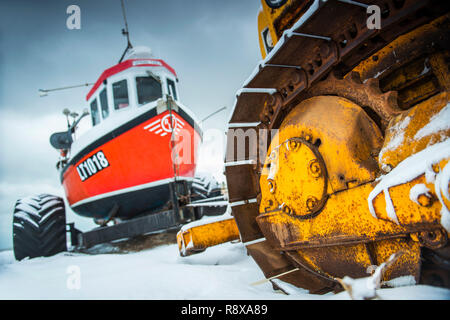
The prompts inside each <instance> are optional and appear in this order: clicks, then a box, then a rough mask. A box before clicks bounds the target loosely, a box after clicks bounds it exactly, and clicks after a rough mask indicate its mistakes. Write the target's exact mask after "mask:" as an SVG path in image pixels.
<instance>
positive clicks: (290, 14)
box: [258, 0, 309, 59]
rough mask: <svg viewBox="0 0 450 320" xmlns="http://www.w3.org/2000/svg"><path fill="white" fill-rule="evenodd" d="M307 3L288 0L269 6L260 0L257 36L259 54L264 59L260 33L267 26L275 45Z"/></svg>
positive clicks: (264, 53) (300, 0) (301, 0)
mask: <svg viewBox="0 0 450 320" xmlns="http://www.w3.org/2000/svg"><path fill="white" fill-rule="evenodd" d="M308 5H309V1H305V0H288V1H286V3H285V4H284V5H282V6H281V7H279V8H276V9H272V8H270V7H269V6H268V5H267V3H266V1H265V0H261V10H260V11H259V13H258V38H259V48H260V50H261V56H262V58H263V59H264V58H265V57H266V55H267V52H266V49H265V46H264V43H263V40H262V37H261V35H262V33H263V31H264V29H266V28H268V29H269V32H270V37H271V39H272V43H273V46H275V45H276V44H277V43H278V41H279V39H280V38H281V36H282V34H283V32H284V30H286V29H288V28H290V27H291V26H292V25H293V24H294V23H295V21H297V20H298V19H299V17H300V16H301V15H302V14H303V12H304V10H305V7H306V6H308Z"/></svg>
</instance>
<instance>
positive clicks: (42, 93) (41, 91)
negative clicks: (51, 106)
mask: <svg viewBox="0 0 450 320" xmlns="http://www.w3.org/2000/svg"><path fill="white" fill-rule="evenodd" d="M92 85H93V83H84V84H77V85H76V86H68V87H60V88H53V89H39V90H38V92H39V96H40V97H46V96H48V93H49V92H52V91H58V90H66V89H73V88H79V87H88V86H92Z"/></svg>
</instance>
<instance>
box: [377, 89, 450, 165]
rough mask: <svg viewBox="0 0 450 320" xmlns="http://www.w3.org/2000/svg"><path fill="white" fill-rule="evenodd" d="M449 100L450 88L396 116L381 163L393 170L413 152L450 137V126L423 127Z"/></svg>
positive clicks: (384, 147) (387, 132) (392, 122)
mask: <svg viewBox="0 0 450 320" xmlns="http://www.w3.org/2000/svg"><path fill="white" fill-rule="evenodd" d="M449 102H450V94H449V92H442V93H440V94H438V95H435V96H433V97H431V98H430V99H428V100H425V101H424V102H422V103H419V104H418V105H416V106H415V107H414V108H411V109H409V110H408V111H407V112H405V113H403V114H401V115H399V116H397V117H395V118H394V119H392V121H391V123H390V125H389V127H388V129H387V130H386V137H385V141H384V144H383V148H382V149H381V152H380V155H379V157H378V159H379V164H380V167H381V168H382V169H383V170H385V171H387V172H389V171H390V170H391V169H392V168H394V167H396V166H397V165H398V163H400V162H401V161H403V160H404V159H406V158H407V157H409V156H411V155H412V154H415V153H417V152H419V151H422V150H423V149H425V148H426V147H427V146H430V145H433V144H435V143H438V142H442V141H444V140H446V139H448V137H449V136H450V129H442V130H438V131H436V132H433V131H423V130H422V129H423V128H424V127H425V126H426V125H427V124H429V123H430V121H431V120H432V119H433V118H435V117H436V116H438V114H439V112H441V111H442V109H443V108H445V107H446V106H447V104H448V103H449ZM421 130H422V131H421Z"/></svg>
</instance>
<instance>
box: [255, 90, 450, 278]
mask: <svg viewBox="0 0 450 320" xmlns="http://www.w3.org/2000/svg"><path fill="white" fill-rule="evenodd" d="M446 99H447V95H446V93H444V94H441V95H439V96H436V97H434V98H433V99H430V100H428V101H426V102H424V103H422V104H420V105H418V106H417V107H416V108H413V109H411V110H409V111H408V112H406V113H405V116H402V117H403V118H402V119H405V118H404V117H406V116H407V115H409V116H410V117H411V120H410V121H409V122H407V123H405V126H404V128H403V129H404V130H405V132H407V133H408V134H409V135H412V136H414V135H415V134H416V132H417V131H418V130H419V129H420V128H422V127H423V126H424V125H425V124H427V123H429V122H430V119H431V118H432V117H433V116H434V115H436V114H438V113H439V111H440V110H442V106H443V105H444V103H445V104H446V103H447V100H446ZM398 121H400V120H398ZM397 123H398V122H397V121H392V122H391V124H390V126H389V128H388V132H393V127H395V126H396V125H397ZM409 126H411V127H409ZM410 132H411V133H410ZM440 134H441V135H442V139H448V136H449V134H448V132H446V131H445V132H443V133H442V132H441V133H440ZM404 136H405V137H407V136H408V135H407V134H406V133H405V135H404ZM432 136H433V135H432ZM299 138H300V140H301V141H303V144H299V145H292V141H298V139H299ZM392 138H395V136H394V135H393V136H392ZM381 139H382V138H381V134H380V132H379V130H378V128H377V127H376V126H375V125H374V123H373V122H372V120H371V119H370V118H368V117H367V116H366V115H365V113H364V112H362V109H361V108H360V107H359V106H357V105H355V104H354V103H352V102H351V101H349V100H347V99H343V98H340V97H336V96H318V97H314V98H310V99H308V100H304V101H302V102H301V103H300V104H299V105H297V106H296V107H295V108H294V109H293V110H291V112H290V113H289V114H288V115H287V117H286V118H285V120H284V121H283V123H282V124H281V126H280V129H279V131H278V133H277V136H276V137H275V138H274V139H273V141H272V144H271V146H270V148H269V152H268V154H269V156H268V157H267V159H266V163H265V166H264V169H263V171H262V174H261V177H260V187H261V204H260V215H259V216H258V217H257V221H258V224H259V226H260V227H261V230H262V231H263V233H264V235H265V236H266V238H267V239H268V241H269V242H270V243H272V244H274V245H275V247H276V248H277V249H279V250H283V251H288V252H291V254H292V252H296V258H295V257H294V260H296V261H299V260H303V261H304V263H305V264H306V265H307V266H308V267H309V268H310V269H313V270H315V271H317V272H318V273H322V274H323V275H325V276H327V277H330V278H333V277H341V276H343V275H353V276H364V274H365V272H366V271H365V270H366V268H367V267H368V266H369V265H371V264H376V263H377V262H378V263H381V262H383V261H385V260H387V258H388V257H389V256H390V255H391V254H393V253H395V252H397V251H404V252H405V254H404V255H402V257H401V259H399V261H397V262H396V263H395V265H394V266H393V267H392V270H391V271H390V272H389V273H387V275H386V277H390V276H392V275H395V276H400V275H407V274H409V275H413V276H415V277H416V279H417V280H418V276H419V268H420V245H421V244H420V243H418V242H417V241H414V239H413V238H411V236H410V235H411V234H414V233H418V232H423V231H429V232H434V231H436V230H442V226H441V225H440V219H441V209H442V205H443V204H445V203H442V202H441V201H437V200H436V199H438V197H437V192H441V191H440V190H435V187H434V184H433V183H428V182H427V180H426V178H425V172H423V173H422V174H421V175H420V176H418V177H416V178H415V179H413V180H412V181H407V182H405V183H402V184H400V185H396V186H392V187H391V188H390V189H388V190H389V196H390V199H392V202H393V205H394V208H395V213H396V215H397V218H398V222H399V224H397V223H396V222H395V221H393V220H392V218H391V217H389V215H388V212H387V209H386V208H387V204H386V195H385V194H384V192H380V194H378V195H376V196H375V197H374V199H373V202H372V204H373V207H374V215H376V217H374V215H372V213H371V212H370V211H369V203H368V199H369V198H370V195H371V192H373V190H374V187H375V185H376V182H374V180H375V178H376V176H377V174H378V173H379V169H378V165H377V164H376V158H377V153H374V150H377V148H378V150H379V148H380V145H381V141H382V140H381ZM388 139H389V138H388V137H387V138H386V140H388ZM431 139H432V137H428V138H427V140H426V143H424V145H423V146H422V147H419V146H418V145H419V144H420V143H422V142H421V140H419V141H418V142H417V145H415V144H414V143H413V142H411V143H407V144H408V145H405V146H403V148H404V149H401V150H405V151H404V152H403V153H402V152H400V151H399V150H396V151H395V155H396V156H397V158H396V159H397V162H395V166H396V165H398V163H399V162H400V161H402V160H404V159H405V158H406V157H408V156H410V155H411V154H413V153H416V152H418V151H420V150H422V149H423V148H425V147H426V146H427V145H429V144H430V143H436V142H439V141H440V140H438V139H435V140H434V141H432V140H431ZM424 141H425V140H424ZM314 148H316V150H315V152H313V150H314ZM319 150H320V153H319ZM397 154H398V155H397ZM392 157H393V156H392ZM320 159H322V161H323V166H322V167H320V169H319V170H318V169H317V168H315V169H314V170H311V167H310V166H311V163H312V162H314V161H315V160H317V161H318V162H319V163H320V161H321V160H320ZM448 161H449V159H442V161H441V162H440V163H439V164H435V167H436V170H438V171H439V170H443V168H444V167H445V165H446V163H447V162H448ZM438 166H439V168H438ZM323 167H325V170H324V169H323ZM317 172H320V174H317ZM325 181H328V182H327V184H328V185H327V189H326V190H327V192H326V195H325V196H323V197H322V198H321V197H320V196H318V194H319V193H320V192H319V190H320V188H321V186H322V185H323V183H324V182H325ZM417 184H423V185H425V186H426V187H427V188H428V189H429V190H430V194H429V198H427V199H422V200H420V201H422V203H421V202H419V204H418V203H416V202H414V201H413V200H411V199H410V192H411V189H412V188H413V187H414V186H416V185H417ZM311 196H314V197H316V198H318V199H319V200H321V199H323V198H325V200H324V201H326V203H324V204H323V206H322V207H321V208H320V210H319V211H317V212H316V215H314V216H312V217H308V218H304V217H302V216H304V215H307V214H308V213H309V212H308V205H307V203H306V200H307V199H308V198H310V197H311ZM422 198H423V197H422ZM441 198H442V197H441ZM286 207H287V208H288V209H286Z"/></svg>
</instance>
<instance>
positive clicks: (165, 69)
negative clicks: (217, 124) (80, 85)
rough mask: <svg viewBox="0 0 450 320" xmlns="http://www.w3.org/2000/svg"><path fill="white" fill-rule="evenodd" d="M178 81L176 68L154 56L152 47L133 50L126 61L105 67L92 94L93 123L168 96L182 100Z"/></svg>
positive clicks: (90, 103)
mask: <svg viewBox="0 0 450 320" xmlns="http://www.w3.org/2000/svg"><path fill="white" fill-rule="evenodd" d="M177 82H178V79H177V75H176V73H175V70H174V69H172V68H171V67H170V66H169V65H168V64H167V63H165V62H164V61H163V60H161V59H155V58H153V56H152V55H151V53H150V50H149V49H146V48H145V47H144V49H142V47H139V48H138V49H132V50H131V51H130V53H129V54H128V55H127V56H125V59H124V61H123V62H121V63H119V64H117V65H115V66H113V67H111V68H109V69H107V70H105V71H104V72H103V74H102V75H101V76H100V78H99V79H98V80H97V82H96V83H95V84H94V86H93V87H92V89H91V91H90V92H89V93H88V95H87V97H86V100H87V101H88V105H89V110H90V114H91V120H92V126H97V125H99V124H101V123H102V122H105V121H108V119H109V118H111V117H114V115H115V114H120V113H121V112H123V111H125V110H129V111H131V109H138V108H140V107H142V106H144V105H147V104H149V103H151V102H155V101H157V100H158V99H160V98H163V97H165V96H166V95H169V96H171V97H172V99H173V100H175V101H177V102H179V92H178V87H177Z"/></svg>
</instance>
